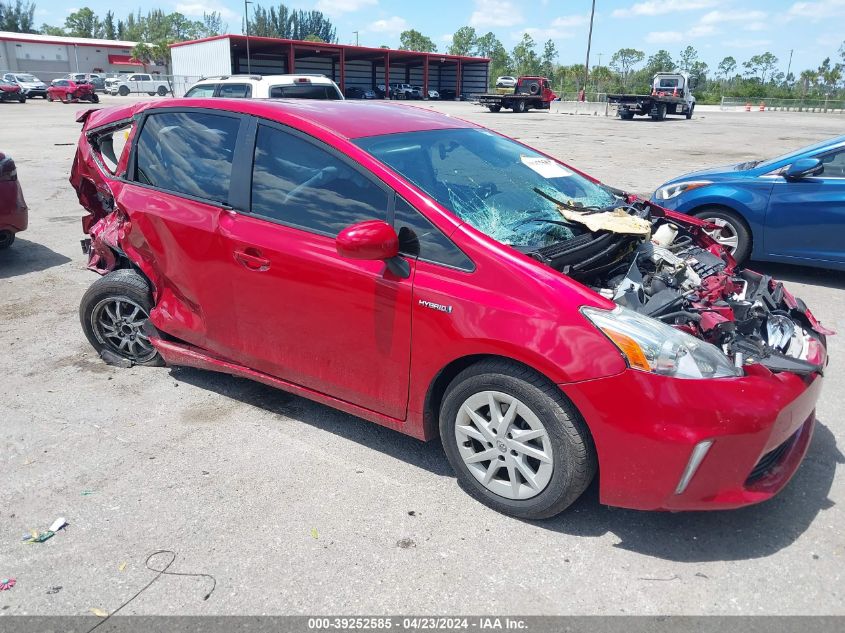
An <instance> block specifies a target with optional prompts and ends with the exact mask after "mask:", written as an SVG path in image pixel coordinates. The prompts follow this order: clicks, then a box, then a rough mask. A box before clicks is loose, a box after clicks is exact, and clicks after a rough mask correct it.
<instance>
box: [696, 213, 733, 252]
mask: <svg viewBox="0 0 845 633" xmlns="http://www.w3.org/2000/svg"><path fill="white" fill-rule="evenodd" d="M701 219H702V220H704V221H705V222H712V223H713V224H715V225H717V226H718V227H719V228H718V229H713V230H711V231H705V233H707V235H709V236H710V237H711V238H713V239H714V240H715V241H716V242H718V243H719V244H721V245H722V246H724V247H725V249H726V250H727V251H728V252H729V253H730V254H731V255H733V254H734V253H735V252H736V249H737V246H739V236H738V235H737V234H736V229H735V228H734V226H733V224H731V223H730V222H728V221H727V220H725V219H724V218H701Z"/></svg>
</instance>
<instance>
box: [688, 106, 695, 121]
mask: <svg viewBox="0 0 845 633" xmlns="http://www.w3.org/2000/svg"><path fill="white" fill-rule="evenodd" d="M693 112H695V104H694V103H693V104H692V107H691V108H690V109H689V111H688V112H687V121H689V120H690V119H691V118H692V113H693Z"/></svg>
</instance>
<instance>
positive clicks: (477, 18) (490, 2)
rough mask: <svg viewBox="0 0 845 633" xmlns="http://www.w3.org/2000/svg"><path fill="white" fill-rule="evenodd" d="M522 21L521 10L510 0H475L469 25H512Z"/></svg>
mask: <svg viewBox="0 0 845 633" xmlns="http://www.w3.org/2000/svg"><path fill="white" fill-rule="evenodd" d="M522 21H523V19H522V12H521V11H520V10H519V8H517V6H516V4H515V3H513V2H511V1H510V0H475V11H473V12H472V15H471V16H470V17H469V25H470V26H472V27H476V28H487V27H492V26H512V25H514V24H520V23H521V22H522Z"/></svg>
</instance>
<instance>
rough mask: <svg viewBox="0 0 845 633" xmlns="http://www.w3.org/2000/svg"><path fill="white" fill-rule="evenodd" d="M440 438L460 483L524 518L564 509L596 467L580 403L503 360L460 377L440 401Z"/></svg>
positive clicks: (501, 509) (481, 498)
mask: <svg viewBox="0 0 845 633" xmlns="http://www.w3.org/2000/svg"><path fill="white" fill-rule="evenodd" d="M493 405H495V409H494V408H493ZM503 407H507V408H506V409H505V410H504V411H503V410H502V409H503ZM514 407H515V408H514ZM496 409H498V411H497V412H496ZM512 411H513V413H512ZM521 436H525V437H526V439H520V438H521ZM440 437H441V441H442V442H443V448H444V450H445V452H446V456H447V458H448V459H449V463H450V464H451V465H452V468H453V469H454V470H455V473H456V475H457V478H458V482H459V483H460V485H461V487H462V488H463V489H464V490H466V491H467V492H468V493H469V494H470V495H472V496H473V497H475V498H476V499H477V500H479V501H481V502H482V503H484V504H485V505H488V506H490V507H491V508H493V509H494V510H497V511H499V512H502V513H504V514H509V515H511V516H515V517H519V518H522V519H545V518H548V517H552V516H554V515H556V514H559V513H560V512H562V511H563V510H564V509H566V508H567V507H568V506H569V505H571V504H572V503H573V502H574V501H575V500H576V499H577V498H578V497H580V496H581V494H582V493H583V492H584V490H586V488H587V486H588V485H589V484H590V482H591V481H592V480H593V477H594V476H595V473H596V468H597V459H596V453H595V447H594V445H593V439H592V436H591V435H590V432H589V429H588V428H587V425H586V424H585V423H584V421H583V420H582V418H581V416H580V414H579V413H578V411H577V410H576V409H575V407H574V406H573V405H572V404H571V403H570V402H569V401H568V400H567V399H566V398H565V396H564V395H563V393H561V391H560V389H559V388H558V387H557V386H556V385H555V384H553V383H552V382H550V381H548V380H547V379H545V378H544V377H542V376H540V375H539V374H537V373H536V372H534V371H533V370H531V369H529V368H527V367H524V366H521V365H517V364H515V363H510V362H507V361H504V360H487V361H482V362H479V363H477V364H475V365H472V366H471V367H468V368H467V369H465V370H464V371H462V372H461V373H460V374H458V375H457V376H456V377H455V379H454V380H453V381H452V382H451V384H450V385H449V387H448V388H447V390H446V395H445V397H444V399H443V404H442V406H441V407H440ZM486 456H489V458H488V459H485V457H486ZM485 480H486V483H485Z"/></svg>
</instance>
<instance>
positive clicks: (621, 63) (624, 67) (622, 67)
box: [610, 48, 645, 86]
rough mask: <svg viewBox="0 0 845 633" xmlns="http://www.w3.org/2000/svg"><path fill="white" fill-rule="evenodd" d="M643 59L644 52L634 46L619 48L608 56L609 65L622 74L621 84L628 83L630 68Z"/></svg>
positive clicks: (625, 84)
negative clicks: (611, 55)
mask: <svg viewBox="0 0 845 633" xmlns="http://www.w3.org/2000/svg"><path fill="white" fill-rule="evenodd" d="M643 59H645V53H643V52H642V51H638V50H637V49H635V48H620V49H619V50H618V51H616V52H615V53H613V57H611V58H610V67H611V68H613V69H614V70H615V71H616V72H618V73H619V74H620V75H622V85H623V86H627V85H628V75H629V74H630V73H631V69H632V68H633V67H634V66H636V65H637V64H639V63H640V62H641V61H643Z"/></svg>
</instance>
